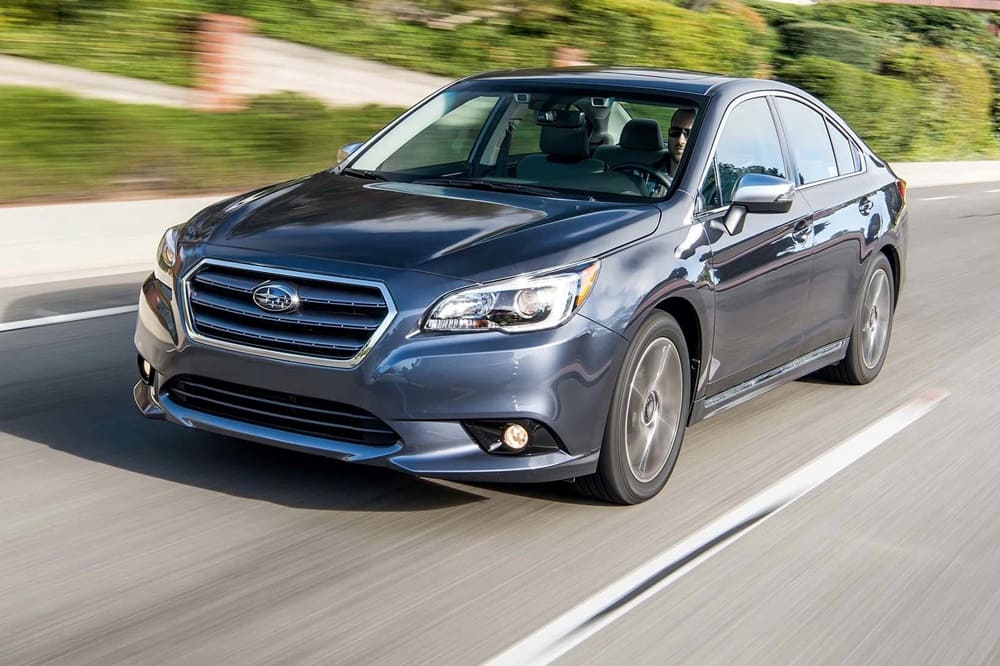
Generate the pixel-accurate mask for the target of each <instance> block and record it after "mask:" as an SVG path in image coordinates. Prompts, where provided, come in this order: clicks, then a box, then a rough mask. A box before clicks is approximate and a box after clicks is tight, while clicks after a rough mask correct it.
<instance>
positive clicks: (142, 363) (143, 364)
mask: <svg viewBox="0 0 1000 666" xmlns="http://www.w3.org/2000/svg"><path fill="white" fill-rule="evenodd" d="M139 376H140V377H142V381H143V382H145V383H147V384H152V383H153V366H152V365H150V363H149V361H147V360H146V359H144V358H143V357H141V356H140V357H139Z"/></svg>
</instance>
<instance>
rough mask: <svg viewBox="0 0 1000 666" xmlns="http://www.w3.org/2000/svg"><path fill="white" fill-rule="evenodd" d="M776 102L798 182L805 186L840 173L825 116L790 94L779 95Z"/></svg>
mask: <svg viewBox="0 0 1000 666" xmlns="http://www.w3.org/2000/svg"><path fill="white" fill-rule="evenodd" d="M775 102H776V104H777V105H778V112H779V113H780V114H781V122H782V124H783V125H784V127H785V136H786V138H787V139H788V148H789V151H790V152H791V154H792V160H793V161H794V162H795V170H796V174H795V182H796V183H797V184H798V185H805V184H807V183H814V182H816V181H817V180H825V179H827V178H834V177H836V176H837V175H839V172H838V170H837V159H836V158H835V157H834V154H833V145H832V144H831V143H830V135H829V134H827V131H826V120H825V119H824V118H823V116H822V115H820V114H819V113H818V112H816V111H813V110H812V109H810V108H809V107H808V106H806V105H805V104H801V103H799V102H796V101H794V100H791V99H788V98H787V97H777V98H776V99H775Z"/></svg>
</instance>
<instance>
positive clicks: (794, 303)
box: [699, 97, 813, 395]
mask: <svg viewBox="0 0 1000 666" xmlns="http://www.w3.org/2000/svg"><path fill="white" fill-rule="evenodd" d="M746 173H762V174H767V175H772V176H778V177H781V178H788V175H787V168H786V160H785V158H784V154H783V151H782V148H781V143H780V141H779V139H778V132H777V130H776V128H775V123H774V118H773V115H772V111H771V106H770V104H769V103H768V100H767V98H765V97H754V98H751V99H748V100H746V101H743V102H740V103H739V105H738V106H736V107H735V108H734V109H733V110H732V111H731V112H730V114H729V116H728V118H727V119H726V120H725V123H724V125H723V128H722V131H721V136H720V137H719V143H718V146H717V148H716V153H715V156H714V158H713V161H712V165H711V167H710V169H709V172H708V174H707V175H706V177H705V180H704V183H703V185H702V188H701V195H702V207H703V209H705V210H704V212H702V213H699V221H701V222H702V223H704V224H706V229H708V230H709V236H710V238H711V240H712V262H711V263H712V265H711V267H712V278H713V282H714V284H715V341H714V345H713V350H712V358H711V364H710V367H709V380H708V381H709V383H708V393H709V395H711V394H715V393H719V392H721V391H724V390H726V389H728V388H732V387H733V386H736V385H738V384H740V383H742V382H744V381H746V380H748V379H751V378H753V377H755V376H757V375H759V374H761V373H763V372H766V371H768V370H771V369H773V368H776V367H778V366H780V365H782V364H784V363H787V362H788V361H791V360H792V359H794V358H796V357H797V356H799V355H801V354H802V353H803V326H804V316H803V313H804V311H805V309H806V306H807V304H808V302H809V289H810V282H811V280H812V256H811V249H812V243H813V229H812V209H811V208H810V207H809V205H808V203H807V202H806V201H805V200H804V199H803V198H802V197H798V196H797V197H796V198H795V200H794V203H793V204H792V208H791V210H789V211H788V212H787V213H767V214H748V215H747V217H746V222H745V224H744V225H743V229H742V230H741V231H740V232H739V233H738V234H736V235H730V234H729V233H727V232H726V231H724V230H723V229H722V225H721V222H722V217H723V216H724V215H725V212H726V209H727V208H728V206H729V203H730V201H731V197H732V193H733V188H734V187H735V185H736V181H737V180H738V179H739V177H740V176H742V175H743V174H746Z"/></svg>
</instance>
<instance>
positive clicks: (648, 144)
mask: <svg viewBox="0 0 1000 666" xmlns="http://www.w3.org/2000/svg"><path fill="white" fill-rule="evenodd" d="M618 145H619V146H621V147H622V148H628V149H630V150H663V135H662V134H661V133H660V123H658V122H656V121H655V120H652V119H650V118H633V119H632V120H630V121H628V122H627V123H625V127H623V128H622V135H621V136H620V137H619V138H618Z"/></svg>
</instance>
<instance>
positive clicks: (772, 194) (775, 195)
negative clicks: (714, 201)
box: [723, 173, 795, 235]
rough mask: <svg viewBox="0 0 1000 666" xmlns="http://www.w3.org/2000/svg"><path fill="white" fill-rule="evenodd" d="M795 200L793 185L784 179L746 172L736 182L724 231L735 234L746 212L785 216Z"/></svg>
mask: <svg viewBox="0 0 1000 666" xmlns="http://www.w3.org/2000/svg"><path fill="white" fill-rule="evenodd" d="M794 199H795V185H794V184H793V183H792V182H791V181H789V180H785V179H784V178H778V177H777V176H768V175H765V174H762V173H745V174H743V175H742V176H740V179H739V180H738V181H736V188H735V189H734V190H733V202H732V204H731V205H730V206H729V210H728V211H726V218H725V220H724V222H723V224H725V227H726V231H728V232H729V233H730V234H733V235H735V234H738V233H740V231H742V230H743V222H744V221H745V220H746V216H747V214H748V213H787V212H788V211H789V210H791V208H792V202H793V201H794Z"/></svg>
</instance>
